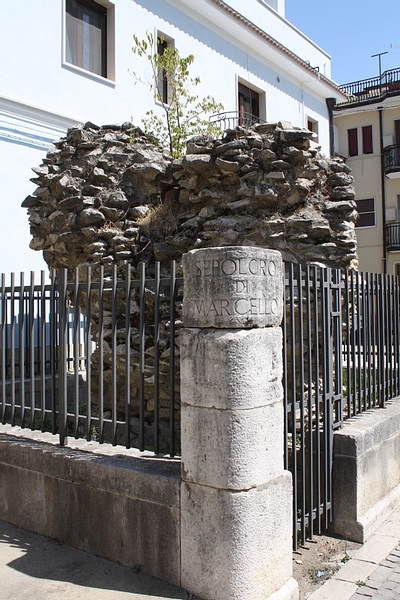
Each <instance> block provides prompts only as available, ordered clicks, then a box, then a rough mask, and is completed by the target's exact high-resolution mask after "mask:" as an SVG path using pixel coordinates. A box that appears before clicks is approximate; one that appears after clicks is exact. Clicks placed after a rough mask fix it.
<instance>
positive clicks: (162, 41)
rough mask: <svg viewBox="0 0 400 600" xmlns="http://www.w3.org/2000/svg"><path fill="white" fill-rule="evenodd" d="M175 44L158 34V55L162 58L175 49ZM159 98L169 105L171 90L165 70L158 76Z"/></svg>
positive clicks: (160, 71) (168, 38) (170, 39)
mask: <svg viewBox="0 0 400 600" xmlns="http://www.w3.org/2000/svg"><path fill="white" fill-rule="evenodd" d="M174 46H175V42H174V40H173V39H172V38H170V37H167V36H166V35H164V34H163V33H161V32H159V31H158V32H157V54H158V55H159V56H162V55H163V54H164V52H165V50H166V49H167V48H174ZM157 92H158V94H157V96H158V99H159V101H160V102H162V103H163V104H169V95H170V89H169V84H168V76H167V72H166V71H165V69H160V70H159V72H158V76H157Z"/></svg>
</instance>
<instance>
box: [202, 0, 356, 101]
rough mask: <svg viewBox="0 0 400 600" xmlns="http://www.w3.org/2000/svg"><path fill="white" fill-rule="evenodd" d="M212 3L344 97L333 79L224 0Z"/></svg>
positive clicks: (214, 0)
mask: <svg viewBox="0 0 400 600" xmlns="http://www.w3.org/2000/svg"><path fill="white" fill-rule="evenodd" d="M210 2H211V3H212V4H215V5H216V6H218V7H219V8H221V9H222V10H224V11H225V12H226V13H228V14H229V15H230V16H231V17H233V18H234V19H236V20H237V21H240V22H241V23H242V24H243V25H245V26H246V27H248V28H249V29H251V30H252V31H253V32H254V33H256V34H257V35H258V36H260V37H261V38H263V39H264V40H265V41H266V42H268V43H269V44H271V46H274V48H276V49H277V50H279V51H280V52H282V53H283V54H285V55H286V56H288V57H289V58H290V59H291V60H293V61H294V62H296V63H297V64H298V65H300V66H301V67H303V69H305V70H306V71H308V72H309V73H312V74H313V75H314V76H315V75H316V74H318V78H319V79H320V80H321V81H323V82H324V83H325V84H326V85H328V86H330V87H331V88H332V89H334V90H335V92H340V94H341V95H343V92H342V91H341V89H340V87H339V86H338V85H337V84H336V83H334V82H333V81H332V80H331V79H328V77H325V75H322V74H321V73H320V72H319V71H316V70H315V69H313V67H311V66H310V65H309V64H308V63H307V62H306V61H305V60H303V59H302V58H300V56H297V54H295V53H294V52H292V51H291V50H289V49H288V48H286V46H284V45H283V44H281V43H280V42H278V41H277V40H275V39H274V38H273V37H271V36H270V35H268V33H266V32H265V31H264V30H263V29H261V28H260V27H258V26H257V25H255V24H254V23H252V22H251V21H249V19H247V18H246V17H244V16H243V15H241V14H240V13H239V12H237V11H236V10H235V9H233V8H231V7H230V6H229V5H228V4H226V2H223V0H210ZM344 95H345V94H344Z"/></svg>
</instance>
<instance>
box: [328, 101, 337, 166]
mask: <svg viewBox="0 0 400 600" xmlns="http://www.w3.org/2000/svg"><path fill="white" fill-rule="evenodd" d="M325 102H326V106H327V107H328V114H329V152H330V155H331V158H333V157H334V156H335V129H334V127H333V109H334V107H335V104H336V98H326V100H325Z"/></svg>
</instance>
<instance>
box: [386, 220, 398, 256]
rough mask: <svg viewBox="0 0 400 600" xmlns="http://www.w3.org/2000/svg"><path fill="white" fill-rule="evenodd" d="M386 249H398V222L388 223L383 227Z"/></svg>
mask: <svg viewBox="0 0 400 600" xmlns="http://www.w3.org/2000/svg"><path fill="white" fill-rule="evenodd" d="M385 237H386V249H387V250H389V252H390V251H392V252H393V251H396V250H400V223H389V224H388V225H386V229H385Z"/></svg>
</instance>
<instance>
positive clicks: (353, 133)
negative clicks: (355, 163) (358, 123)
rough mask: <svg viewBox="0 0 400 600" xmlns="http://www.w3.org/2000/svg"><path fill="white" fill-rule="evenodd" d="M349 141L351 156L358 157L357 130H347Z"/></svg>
mask: <svg viewBox="0 0 400 600" xmlns="http://www.w3.org/2000/svg"><path fill="white" fill-rule="evenodd" d="M347 140H348V144H349V156H357V154H358V137H357V129H348V130H347Z"/></svg>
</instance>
